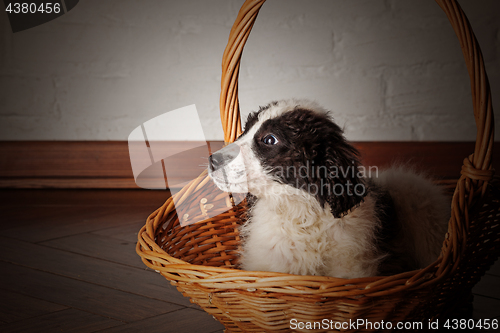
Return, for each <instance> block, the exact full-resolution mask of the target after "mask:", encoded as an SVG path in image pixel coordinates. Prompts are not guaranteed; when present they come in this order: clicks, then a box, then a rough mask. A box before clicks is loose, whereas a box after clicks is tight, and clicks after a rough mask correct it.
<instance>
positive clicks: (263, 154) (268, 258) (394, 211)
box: [209, 100, 449, 278]
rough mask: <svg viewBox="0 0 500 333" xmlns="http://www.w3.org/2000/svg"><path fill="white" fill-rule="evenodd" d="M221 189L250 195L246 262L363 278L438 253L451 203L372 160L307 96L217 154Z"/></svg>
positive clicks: (212, 161)
mask: <svg viewBox="0 0 500 333" xmlns="http://www.w3.org/2000/svg"><path fill="white" fill-rule="evenodd" d="M209 174H210V177H211V178H212V180H213V181H214V183H215V184H216V185H217V186H218V187H219V188H220V189H221V190H223V191H229V192H235V193H249V197H248V198H249V202H250V203H251V207H250V208H249V218H248V220H247V221H246V222H245V223H244V224H243V225H242V226H241V227H240V233H241V235H242V239H243V243H242V253H241V266H242V268H243V269H246V270H253V271H273V272H283V273H290V274H301V275H324V276H334V277H341V278H357V277H366V276H375V275H383V274H395V273H398V272H402V271H405V270H411V269H417V268H421V267H425V266H427V265H428V264H430V263H432V262H433V261H434V260H435V259H437V257H438V255H439V253H440V249H441V245H442V243H443V240H444V236H445V233H446V230H447V221H448V218H449V203H448V200H447V198H446V197H445V196H444V195H443V194H442V193H441V191H440V189H439V188H438V187H436V186H435V185H433V184H432V183H431V182H430V181H428V180H426V179H425V178H423V177H421V176H419V175H417V174H415V173H413V172H410V171H405V170H403V169H401V168H395V169H389V170H386V171H381V172H378V169H377V168H376V167H370V168H365V167H364V166H362V165H361V164H360V162H359V159H358V152H357V151H356V149H355V148H354V147H353V146H351V145H350V144H349V143H348V142H347V141H346V139H345V138H344V136H343V132H342V130H341V129H340V127H339V126H337V125H336V124H335V123H334V122H333V120H332V119H331V117H330V113H329V112H328V111H327V110H325V109H323V108H322V107H320V106H319V105H317V104H316V103H314V102H311V101H308V100H284V101H279V102H273V103H271V104H269V105H267V106H265V107H261V108H260V110H259V111H257V112H253V113H251V114H250V115H249V116H248V119H247V122H246V125H245V131H244V132H243V134H242V135H241V136H240V137H239V138H238V139H237V140H236V141H235V142H234V143H232V144H230V145H228V146H226V147H225V148H223V149H221V150H219V151H218V152H216V153H214V154H213V155H212V156H211V157H210V158H209Z"/></svg>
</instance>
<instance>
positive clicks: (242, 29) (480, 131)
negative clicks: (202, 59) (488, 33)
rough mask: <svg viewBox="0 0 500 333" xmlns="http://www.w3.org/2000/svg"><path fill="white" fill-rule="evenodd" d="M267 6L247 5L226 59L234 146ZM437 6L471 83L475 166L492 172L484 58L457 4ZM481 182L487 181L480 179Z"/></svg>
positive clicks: (254, 1)
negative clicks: (243, 68)
mask: <svg viewBox="0 0 500 333" xmlns="http://www.w3.org/2000/svg"><path fill="white" fill-rule="evenodd" d="M264 2H265V0H246V1H245V3H244V4H243V6H242V7H241V9H240V11H239V13H238V16H237V18H236V21H235V22H234V25H233V27H232V29H231V32H230V34H229V40H228V43H227V46H226V49H225V50H224V55H223V57H222V80H221V95H220V116H221V121H222V128H223V129H224V141H225V142H233V141H234V140H236V138H237V137H238V136H239V135H240V134H241V119H240V110H239V100H238V76H239V68H240V60H241V54H242V52H243V47H244V46H245V43H246V41H247V39H248V36H249V35H250V31H251V30H252V27H253V24H254V22H255V19H256V18H257V14H258V13H259V10H260V8H261V7H262V5H263V4H264ZM436 2H437V3H438V4H439V6H440V7H441V8H442V9H443V11H444V12H445V13H446V15H447V16H448V19H449V20H450V23H451V25H452V27H453V29H454V30H455V33H456V34H457V37H458V38H459V41H460V45H461V47H462V51H463V54H464V57H465V62H466V64H467V69H468V71H469V76H470V80H471V88H472V101H473V109H474V117H475V120H476V127H477V136H476V146H475V150H474V156H473V158H472V161H471V163H472V166H473V168H474V169H476V170H483V171H488V170H490V168H491V156H492V147H493V140H494V128H493V124H494V122H493V108H492V104H491V93H490V87H489V83H488V77H487V75H486V71H485V68H484V61H483V56H482V54H481V50H480V48H479V44H478V43H477V40H476V37H475V36H474V33H473V31H472V28H471V26H470V24H469V22H468V20H467V17H466V16H465V14H464V12H463V11H462V9H461V8H460V6H459V5H458V3H457V2H456V0H436ZM464 173H466V174H467V175H469V176H470V177H469V178H471V179H477V178H478V177H477V176H475V175H474V173H475V172H474V171H473V170H471V169H470V167H467V168H466V170H465V171H464ZM480 173H481V172H480ZM483 176H484V175H483ZM479 178H484V177H482V176H480V177H479Z"/></svg>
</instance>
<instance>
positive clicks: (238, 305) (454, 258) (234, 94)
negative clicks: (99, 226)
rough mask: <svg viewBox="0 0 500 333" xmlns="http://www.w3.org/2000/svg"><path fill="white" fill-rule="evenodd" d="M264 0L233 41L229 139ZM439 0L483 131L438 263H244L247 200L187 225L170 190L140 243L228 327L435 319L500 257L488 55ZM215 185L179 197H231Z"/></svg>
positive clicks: (226, 114)
mask: <svg viewBox="0 0 500 333" xmlns="http://www.w3.org/2000/svg"><path fill="white" fill-rule="evenodd" d="M264 2H265V1H264V0H247V1H246V2H245V3H244V5H243V7H242V8H241V10H240V12H239V14H238V17H237V18H236V22H235V23H234V26H233V28H232V29H231V32H230V36H229V41H228V45H227V47H226V50H225V51H224V55H223V60H222V84H221V85H222V92H221V97H220V110H221V114H220V115H221V120H222V125H223V129H224V133H225V137H224V139H225V141H226V142H232V141H234V140H235V139H236V138H237V137H238V135H239V134H240V133H241V125H240V113H239V106H238V72H239V66H240V59H241V54H242V51H243V47H244V45H245V43H246V41H247V39H248V36H249V34H250V31H251V29H252V26H253V24H254V22H255V19H256V17H257V14H258V12H259V10H260V8H261V6H262V4H263V3H264ZM436 2H437V3H438V4H439V5H440V6H441V8H442V9H443V10H444V12H445V13H446V15H447V16H448V19H449V20H450V22H451V25H452V26H453V28H454V30H455V32H456V34H457V36H458V38H459V41H460V45H461V47H462V51H463V54H464V57H465V61H466V64H467V68H468V72H469V75H470V80H471V87H472V99H473V110H474V118H475V121H476V125H477V138H476V146H475V150H474V152H473V153H472V154H471V155H470V156H468V157H465V159H464V163H463V165H462V169H461V177H460V179H459V180H458V182H457V185H456V189H455V192H454V195H453V198H452V203H451V206H452V213H451V217H450V221H449V228H448V234H447V235H446V239H445V240H444V244H443V249H442V254H441V256H440V257H439V259H438V260H437V261H436V262H435V263H434V264H432V265H430V266H429V267H427V268H425V269H423V270H417V271H412V272H406V273H403V274H399V275H395V276H386V277H370V278H361V279H351V280H345V279H338V278H333V277H321V276H297V275H289V274H281V273H271V272H252V271H243V270H239V269H237V268H236V267H237V259H238V244H239V236H238V231H237V227H238V224H239V223H241V220H242V218H243V217H244V214H245V204H244V203H242V204H240V205H238V206H237V207H236V208H231V209H230V210H229V211H228V212H226V213H224V214H221V215H218V216H216V217H213V218H209V219H207V220H206V221H204V222H202V223H198V224H194V225H189V226H186V227H181V226H180V224H179V218H178V216H177V214H176V211H175V208H174V203H173V200H172V198H169V199H168V200H167V201H166V202H165V204H164V205H163V206H162V207H160V208H159V209H157V210H156V211H155V212H153V213H152V214H151V215H150V216H149V217H148V218H147V221H146V224H145V226H144V227H143V228H142V229H141V230H140V232H139V235H138V240H139V241H138V243H137V248H136V250H137V253H138V254H139V255H140V256H141V257H142V260H143V262H144V263H145V264H146V266H148V267H150V268H152V269H154V270H156V271H158V272H159V273H160V274H162V275H163V276H164V277H165V278H167V279H168V280H169V281H170V283H172V284H173V285H175V286H177V289H178V290H179V291H181V292H182V293H183V294H184V295H185V296H188V297H190V298H191V301H192V302H193V303H196V304H199V305H200V306H201V307H202V308H203V309H204V310H205V311H206V312H208V313H210V314H212V315H213V316H214V317H215V318H216V319H217V320H219V321H220V322H221V323H223V324H224V325H225V327H226V331H227V332H265V331H290V330H291V328H290V327H291V326H290V321H291V320H292V319H294V320H297V321H306V322H307V321H320V320H322V319H325V318H326V319H328V320H333V321H339V322H344V321H349V320H356V319H366V320H369V321H372V322H381V321H382V320H383V321H385V322H387V321H392V322H396V321H410V320H411V321H423V322H424V323H427V322H428V319H435V318H446V317H447V316H453V314H454V311H456V309H457V307H458V306H461V305H462V304H463V303H464V301H465V300H469V296H470V292H471V289H472V287H473V286H474V284H475V283H477V282H478V281H479V279H480V278H481V276H482V275H483V274H484V273H485V271H486V270H487V269H488V268H489V267H490V266H491V264H492V263H493V262H494V261H495V260H496V259H497V258H498V255H499V252H500V241H499V238H500V237H499V236H500V226H499V220H500V200H499V194H498V192H495V191H497V190H496V189H495V187H494V186H492V184H491V182H492V179H493V169H492V166H491V157H492V156H491V155H492V145H493V139H494V129H493V110H492V105H491V96H490V89H489V84H488V79H487V76H486V73H485V70H484V63H483V58H482V55H481V52H480V49H479V46H478V43H477V41H476V39H475V37H474V34H473V32H472V29H471V26H470V24H469V22H468V21H467V18H466V16H465V15H464V13H463V12H462V10H461V8H460V7H459V5H458V4H457V2H456V1H455V0H436ZM459 167H460V166H458V165H457V173H458V170H459ZM213 186H214V185H213V184H212V183H211V182H210V181H209V179H208V177H207V176H206V174H204V175H202V177H199V178H198V179H196V180H194V181H193V182H191V183H190V184H189V185H187V186H186V187H184V188H183V189H182V190H181V191H180V192H179V193H177V194H176V196H177V202H184V203H187V204H189V205H191V206H193V207H195V206H197V205H199V203H200V200H201V199H206V200H205V201H203V202H214V201H217V200H226V201H227V198H225V197H224V198H223V197H214V196H213V195H212V196H211V195H210V193H212V191H211V190H212V189H213ZM227 204H228V207H230V206H231V205H230V202H228V203H227ZM426 325H427V324H426ZM297 331H300V330H297ZM304 331H307V332H311V331H310V330H304ZM320 331H325V330H317V332H320ZM348 331H350V330H348ZM360 331H365V329H362V330H360ZM366 331H370V329H368V328H367V329H366Z"/></svg>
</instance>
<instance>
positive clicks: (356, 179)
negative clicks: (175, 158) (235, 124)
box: [209, 100, 366, 217]
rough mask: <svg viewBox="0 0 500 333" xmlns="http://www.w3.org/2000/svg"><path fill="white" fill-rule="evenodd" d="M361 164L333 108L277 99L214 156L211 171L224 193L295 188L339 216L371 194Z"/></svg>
mask: <svg viewBox="0 0 500 333" xmlns="http://www.w3.org/2000/svg"><path fill="white" fill-rule="evenodd" d="M359 166H360V164H359V161H358V153H357V151H356V150H355V149H354V148H353V147H352V146H351V145H350V144H349V143H347V141H346V140H345V138H344V136H343V133H342V130H341V129H340V127H339V126H338V125H336V124H335V123H334V122H333V121H332V120H331V118H330V117H329V114H328V112H327V111H326V110H324V109H323V108H321V107H320V106H318V105H317V104H315V103H313V102H310V101H298V100H286V101H280V102H273V103H271V104H269V105H267V106H265V107H261V108H260V110H259V111H257V112H253V113H251V114H250V115H249V116H248V119H247V122H246V125H245V131H244V132H243V134H242V135H241V136H240V137H239V138H238V140H236V141H235V142H234V143H232V144H230V145H228V146H226V147H225V148H223V149H222V150H220V151H218V152H216V153H214V154H213V155H212V156H211V157H210V158H209V174H210V176H211V177H212V179H213V180H214V182H215V183H216V185H217V186H218V187H219V188H220V189H222V190H224V191H232V192H237V193H242V192H250V193H252V194H253V195H255V196H256V197H257V198H263V197H266V196H269V195H286V194H284V192H281V193H277V190H278V189H280V188H283V187H284V186H285V187H286V186H291V187H293V188H295V189H298V190H301V191H303V192H305V193H307V195H311V196H313V197H314V198H315V199H316V200H317V201H318V202H319V204H320V205H321V206H322V207H325V206H326V205H327V204H328V206H329V208H330V209H331V212H332V214H333V215H334V216H335V217H341V216H343V215H344V214H346V213H347V212H348V211H349V210H350V209H351V208H353V207H355V206H356V205H358V204H359V203H360V202H361V201H362V200H363V197H364V196H365V195H366V184H365V181H364V179H363V178H362V177H360V173H359V171H358V167H359ZM278 192H279V191H278ZM303 192H301V193H303Z"/></svg>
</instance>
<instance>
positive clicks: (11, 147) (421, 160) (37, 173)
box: [0, 141, 500, 189]
mask: <svg viewBox="0 0 500 333" xmlns="http://www.w3.org/2000/svg"><path fill="white" fill-rule="evenodd" d="M171 144H172V149H173V150H178V151H180V150H182V146H183V143H182V142H176V143H171ZM354 145H355V146H356V148H358V149H359V151H360V153H361V156H362V160H363V163H364V164H365V165H366V166H377V167H378V168H384V167H387V166H390V165H392V164H406V165H413V166H415V167H416V168H418V169H421V170H423V171H424V172H427V173H428V174H430V175H433V176H435V177H437V178H440V179H457V178H458V177H459V176H460V169H461V165H462V161H463V159H464V158H465V157H467V156H468V155H470V154H471V153H472V152H473V150H474V143H471V142H356V143H354ZM211 146H212V148H213V149H215V148H218V147H221V146H222V143H221V142H212V143H211ZM0 156H1V159H0V188H95V189H106V188H107V189H134V188H135V189H138V188H139V187H138V186H137V185H136V184H135V182H134V178H133V173H132V168H131V164H130V159H129V151H128V143H127V142H125V141H3V142H0ZM493 156H494V161H493V165H494V166H495V165H496V166H497V167H498V163H499V159H500V149H499V145H498V144H497V145H496V146H495V151H494V154H493Z"/></svg>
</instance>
